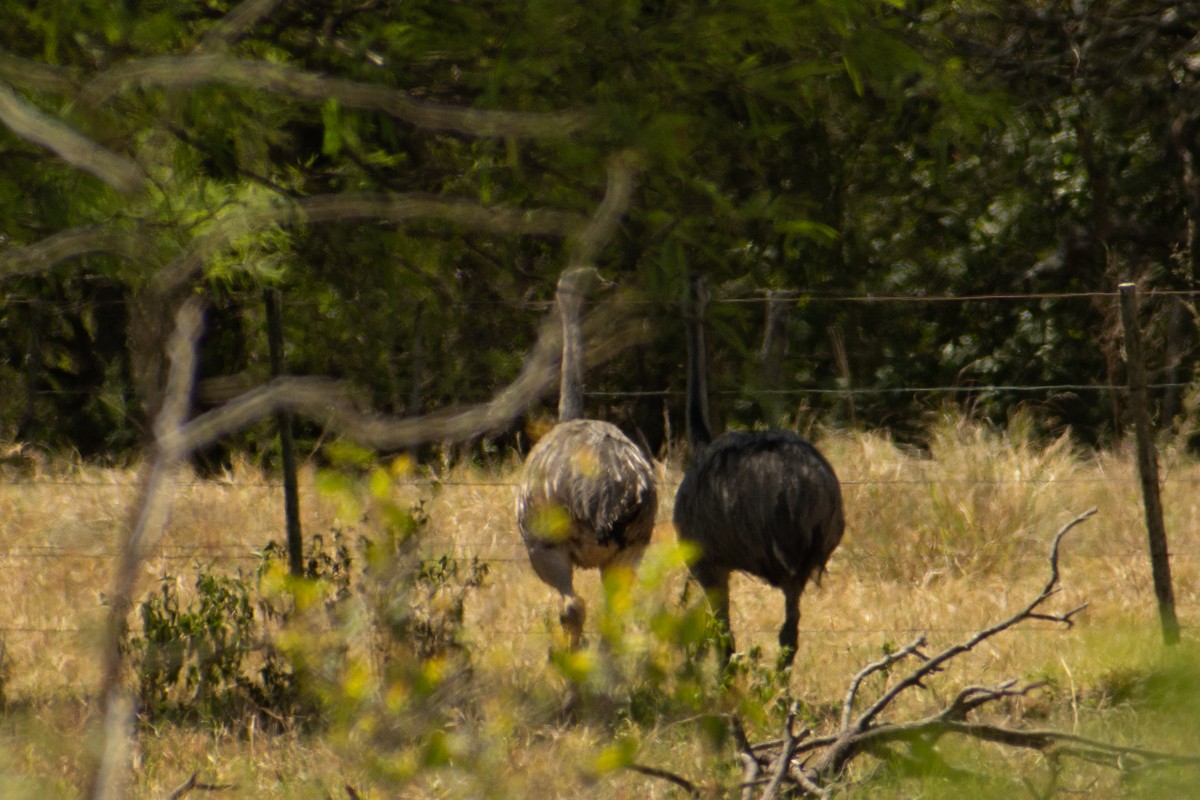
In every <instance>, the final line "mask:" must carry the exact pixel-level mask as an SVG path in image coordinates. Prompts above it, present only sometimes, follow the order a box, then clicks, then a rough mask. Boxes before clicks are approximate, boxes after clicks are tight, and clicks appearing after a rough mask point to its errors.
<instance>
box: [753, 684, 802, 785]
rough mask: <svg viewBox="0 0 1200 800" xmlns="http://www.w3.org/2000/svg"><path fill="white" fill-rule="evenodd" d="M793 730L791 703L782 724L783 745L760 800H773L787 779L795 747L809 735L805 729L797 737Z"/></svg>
mask: <svg viewBox="0 0 1200 800" xmlns="http://www.w3.org/2000/svg"><path fill="white" fill-rule="evenodd" d="M795 728H796V704H795V703H792V706H791V708H789V709H788V715H787V721H786V722H784V724H783V745H782V746H781V747H780V748H779V755H778V756H777V757H776V759H775V763H774V765H773V767H774V769H773V772H772V774H771V780H770V782H768V783H767V788H765V789H763V793H762V797H761V800H773V798H774V797H775V796H776V795H777V794H778V793H779V787H780V786H781V785H783V779H784V778H786V777H787V774H788V768H789V766H790V765H791V763H792V756H793V755H795V753H796V745H797V744H798V743H799V742H800V741H801V740H802V739H804V738H805V737H806V736H808V734H809V730H808V728H805V729H804V730H803V731H801V732H800V734H799V736H797V735H796V730H795Z"/></svg>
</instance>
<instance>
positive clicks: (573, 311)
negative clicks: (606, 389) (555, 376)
mask: <svg viewBox="0 0 1200 800" xmlns="http://www.w3.org/2000/svg"><path fill="white" fill-rule="evenodd" d="M582 308H583V294H582V293H581V292H580V290H579V289H578V288H577V287H574V286H560V287H559V290H558V312H559V315H560V316H561V317H562V342H563V349H562V377H561V383H560V384H559V391H558V421H559V422H570V421H571V420H573V419H581V418H582V417H583V333H582V331H581V330H580V324H579V317H580V314H581V313H582Z"/></svg>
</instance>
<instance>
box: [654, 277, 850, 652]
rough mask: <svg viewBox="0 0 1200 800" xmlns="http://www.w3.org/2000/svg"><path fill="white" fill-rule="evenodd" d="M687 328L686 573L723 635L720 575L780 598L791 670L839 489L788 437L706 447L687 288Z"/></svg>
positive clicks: (834, 541)
mask: <svg viewBox="0 0 1200 800" xmlns="http://www.w3.org/2000/svg"><path fill="white" fill-rule="evenodd" d="M691 299H692V301H693V304H694V308H693V313H692V314H690V315H689V320H688V360H689V364H688V376H689V379H688V421H689V438H690V440H691V443H692V447H693V451H694V453H693V461H692V464H691V465H690V466H689V467H688V470H687V472H686V474H685V475H684V479H683V482H682V483H681V484H680V486H679V491H678V493H677V494H676V496H675V511H674V522H675V528H676V531H677V533H678V536H679V538H680V540H681V541H685V542H691V543H693V544H695V545H696V547H697V550H698V551H699V552H698V555H697V557H696V559H695V560H694V561H693V562H692V564H691V566H690V569H691V572H692V575H693V576H694V577H695V578H696V581H697V582H698V583H699V584H700V585H701V586H702V587H704V589H705V591H706V592H707V593H708V595H709V598H710V600H711V601H712V603H713V607H714V612H715V615H716V616H717V618H718V621H719V623H720V624H722V626H723V627H724V628H725V632H726V633H727V634H729V636H728V639H727V645H726V649H725V657H726V659H728V657H729V655H730V654H731V652H732V649H733V640H732V634H731V633H730V632H729V575H730V573H731V572H734V571H738V572H745V573H747V574H750V575H754V576H757V577H759V578H762V579H763V580H765V581H767V582H768V583H769V584H771V585H772V586H775V587H777V588H779V589H782V590H783V592H784V598H785V619H784V623H783V627H782V628H781V629H780V632H779V642H780V646H781V647H782V648H783V651H784V658H785V660H786V661H787V662H788V663H790V661H791V658H792V656H793V655H794V653H795V648H796V646H797V640H798V636H799V633H798V629H799V622H800V607H799V606H800V595H801V593H802V592H803V591H804V587H805V586H806V585H807V583H808V581H809V579H810V578H812V577H814V576H819V575H820V574H821V573H822V572H823V571H824V569H825V564H826V563H827V561H828V560H829V556H830V555H831V554H832V553H833V551H834V550H835V549H836V548H837V546H838V543H839V542H840V541H841V540H842V534H843V532H844V529H845V520H844V515H843V509H842V492H841V485H840V483H839V482H838V479H837V475H836V474H835V472H834V470H833V467H832V466H831V465H830V464H829V462H828V461H827V460H826V459H825V457H824V456H823V455H821V453H820V451H818V450H817V448H816V447H814V446H813V445H812V444H811V443H810V442H808V441H807V440H805V439H804V438H803V437H802V436H800V435H799V434H796V433H793V432H791V431H783V430H770V431H735V432H730V433H725V434H723V435H721V436H719V437H717V438H716V439H715V440H711V441H710V439H711V436H710V434H709V429H708V420H707V413H706V412H707V409H706V407H705V400H706V398H705V397H704V387H705V384H706V372H705V363H704V359H705V353H704V338H703V332H702V329H701V327H700V326H701V321H700V320H701V315H702V312H703V306H704V303H705V301H706V299H707V297H706V295H705V294H704V287H703V285H702V284H698V283H694V284H693V287H692V298H691Z"/></svg>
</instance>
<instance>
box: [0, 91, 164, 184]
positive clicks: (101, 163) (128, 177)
mask: <svg viewBox="0 0 1200 800" xmlns="http://www.w3.org/2000/svg"><path fill="white" fill-rule="evenodd" d="M0 122H3V123H4V125H5V126H7V127H8V129H9V130H11V131H12V132H13V133H14V134H16V135H17V136H18V137H20V138H21V139H24V140H25V141H27V142H30V143H31V144H36V145H38V146H39V147H44V148H45V149H47V150H49V151H51V152H52V153H54V154H55V155H57V156H58V157H59V158H61V159H62V160H63V161H66V162H67V163H68V164H70V165H71V166H73V167H78V168H79V169H82V170H83V171H85V172H90V173H91V174H92V175H94V176H96V177H97V178H99V179H100V180H102V181H104V182H105V183H107V184H108V185H109V186H111V187H112V188H114V189H116V190H117V191H121V192H135V191H137V190H138V189H141V188H142V186H143V184H145V182H146V175H145V173H143V172H142V168H141V167H139V166H138V165H137V163H136V162H134V161H133V160H132V159H129V158H126V157H125V156H122V155H118V154H117V153H114V152H113V151H111V150H108V149H106V148H104V147H101V146H100V145H99V144H97V143H96V142H94V141H92V140H91V139H89V138H87V137H86V136H84V135H83V134H81V133H79V131H77V130H75V129H74V128H72V127H70V126H68V125H67V124H66V123H64V122H62V121H60V120H57V119H55V118H53V117H51V116H49V115H48V114H46V113H44V112H43V111H41V110H40V109H38V108H35V107H33V106H31V105H29V104H28V103H25V102H24V101H22V100H21V98H19V97H17V94H16V92H14V91H13V90H12V89H11V88H9V87H8V86H5V85H2V84H0Z"/></svg>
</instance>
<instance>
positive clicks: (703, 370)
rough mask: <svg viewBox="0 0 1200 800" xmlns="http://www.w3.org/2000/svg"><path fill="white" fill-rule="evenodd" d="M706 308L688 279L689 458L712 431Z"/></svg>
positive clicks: (700, 290)
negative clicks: (709, 407) (705, 329)
mask: <svg viewBox="0 0 1200 800" xmlns="http://www.w3.org/2000/svg"><path fill="white" fill-rule="evenodd" d="M707 307H708V290H707V288H706V287H705V285H704V279H703V278H692V281H691V285H690V286H689V287H688V302H687V304H686V308H685V311H684V314H685V315H686V317H687V356H688V370H687V431H688V443H689V444H690V445H691V446H692V454H693V455H695V454H697V453H699V452H700V450H702V449H703V448H704V447H705V446H707V445H708V443H709V442H711V441H712V431H711V430H710V429H709V427H708V363H707V360H706V359H707V353H706V349H705V344H704V314H705V311H706V309H707ZM564 374H565V373H564Z"/></svg>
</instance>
